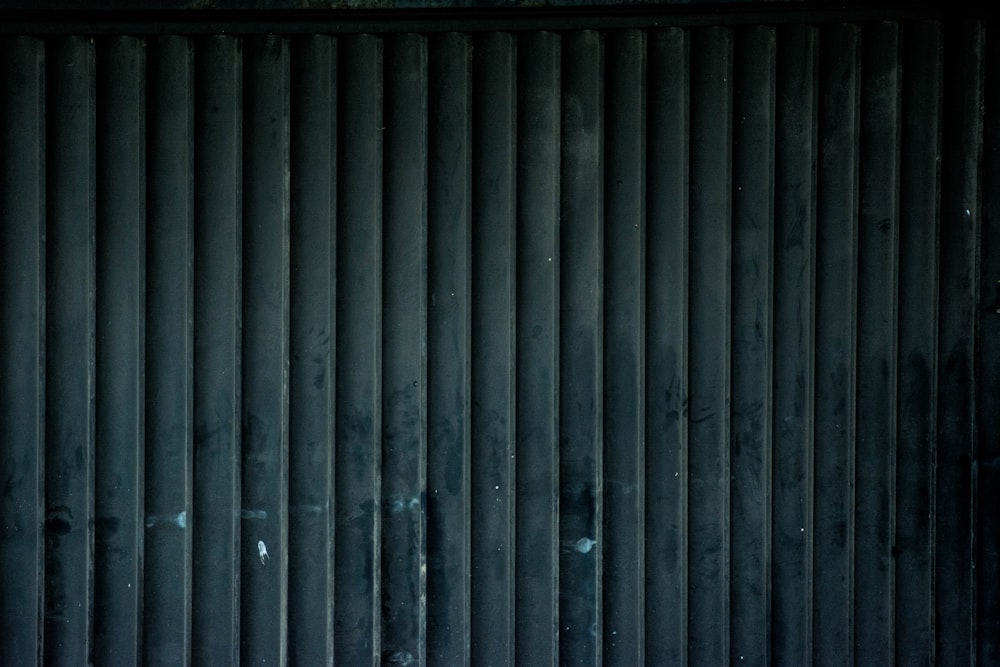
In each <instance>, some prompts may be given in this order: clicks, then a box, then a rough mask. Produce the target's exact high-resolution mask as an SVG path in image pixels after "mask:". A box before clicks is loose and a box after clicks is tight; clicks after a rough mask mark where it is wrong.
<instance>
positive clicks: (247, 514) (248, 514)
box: [240, 510, 267, 519]
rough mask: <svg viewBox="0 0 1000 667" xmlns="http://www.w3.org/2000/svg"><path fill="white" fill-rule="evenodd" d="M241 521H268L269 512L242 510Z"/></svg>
mask: <svg viewBox="0 0 1000 667" xmlns="http://www.w3.org/2000/svg"><path fill="white" fill-rule="evenodd" d="M240 518H241V519H266V518H267V512H266V511H265V510H240Z"/></svg>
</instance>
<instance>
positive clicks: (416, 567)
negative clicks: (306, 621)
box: [377, 35, 428, 664]
mask: <svg viewBox="0 0 1000 667" xmlns="http://www.w3.org/2000/svg"><path fill="white" fill-rule="evenodd" d="M384 71H385V106H384V111H383V114H384V115H383V123H384V125H385V130H384V136H385V144H384V146H385V149H384V151H385V152H384V167H383V174H384V181H383V192H384V194H383V201H384V207H385V208H384V217H383V251H382V276H383V278H382V285H383V287H382V290H383V297H382V304H383V315H382V337H381V343H382V392H381V394H382V424H383V425H382V437H383V441H382V493H381V499H380V500H381V512H382V558H381V573H382V600H381V612H382V625H383V630H382V633H383V634H382V642H383V645H382V652H381V660H382V661H383V662H388V663H402V664H410V663H412V662H416V663H418V664H423V663H424V662H425V661H426V639H427V637H426V634H427V590H426V584H427V582H426V579H427V526H426V518H425V517H426V508H427V468H426V466H427V297H428V294H427V40H426V38H425V37H424V36H422V35H405V36H394V37H392V38H387V40H386V48H385V70H384ZM377 500H378V498H377Z"/></svg>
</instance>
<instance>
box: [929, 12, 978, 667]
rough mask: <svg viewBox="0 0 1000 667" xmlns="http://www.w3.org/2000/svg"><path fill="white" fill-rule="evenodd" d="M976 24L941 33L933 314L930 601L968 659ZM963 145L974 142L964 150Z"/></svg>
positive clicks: (949, 638)
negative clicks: (935, 358)
mask: <svg viewBox="0 0 1000 667" xmlns="http://www.w3.org/2000/svg"><path fill="white" fill-rule="evenodd" d="M983 33H984V31H983V26H982V25H981V24H980V23H977V22H971V21H970V22H954V23H952V24H951V25H949V28H948V30H947V31H946V34H945V45H944V48H945V52H944V58H945V64H944V67H945V70H944V75H945V78H944V100H945V104H944V110H943V112H944V119H945V127H944V137H943V140H942V144H941V145H942V152H941V160H942V163H941V164H942V177H943V178H942V183H941V203H940V206H941V236H940V239H939V252H940V259H939V261H940V267H941V273H940V285H939V290H940V293H939V299H940V310H939V317H938V393H937V400H938V405H937V410H938V421H937V466H936V475H937V476H936V479H935V483H936V488H935V512H936V515H935V522H936V526H935V532H936V535H935V543H936V546H937V547H938V548H937V549H936V550H935V570H936V571H935V587H936V588H935V605H936V613H935V620H936V634H937V651H938V653H937V655H936V656H935V657H936V658H937V660H938V662H939V663H940V664H942V665H957V664H972V663H974V661H975V653H976V636H975V599H976V595H975V590H974V582H975V573H974V572H973V568H974V567H975V562H974V560H973V554H974V549H975V545H974V537H973V528H974V526H973V524H972V513H973V511H974V503H973V499H974V498H975V482H976V480H975V477H974V476H973V473H972V463H973V461H972V456H973V455H974V454H975V452H976V449H975V448H976V442H975V436H976V433H975V428H974V426H975V423H976V405H975V382H976V371H975V346H976V338H975V337H976V333H977V332H976V328H975V326H976V320H977V311H978V309H979V306H980V304H979V294H978V289H977V288H978V286H979V274H978V264H977V259H978V254H979V248H978V242H979V235H980V224H981V219H980V215H981V210H980V206H981V200H980V187H981V186H980V178H981V173H980V168H981V164H980V163H981V160H982V137H983V134H982V133H983V119H982V104H983V95H982V86H983V75H984V73H983V60H982V58H983V48H984V46H983V45H984V34H983ZM966 147H973V148H971V149H966Z"/></svg>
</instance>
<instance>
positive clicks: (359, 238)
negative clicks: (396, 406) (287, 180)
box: [334, 35, 384, 665]
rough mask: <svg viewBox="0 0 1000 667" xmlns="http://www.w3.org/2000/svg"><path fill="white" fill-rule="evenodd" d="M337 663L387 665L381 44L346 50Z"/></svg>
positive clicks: (355, 42)
mask: <svg viewBox="0 0 1000 667" xmlns="http://www.w3.org/2000/svg"><path fill="white" fill-rule="evenodd" d="M337 59H338V64H339V66H340V76H338V77H337V83H338V85H339V89H338V93H337V99H338V105H339V106H338V110H337V118H338V125H337V145H338V148H339V150H338V152H337V192H338V196H337V339H336V346H337V359H336V368H337V386H336V407H335V412H336V442H337V454H336V462H335V465H334V467H335V470H336V513H337V519H336V542H335V551H336V554H337V558H336V563H335V571H334V579H335V580H334V596H335V599H336V601H337V604H336V606H335V609H334V633H335V637H334V642H335V647H334V650H335V656H334V657H335V661H336V662H341V663H343V664H348V665H366V664H370V665H375V664H377V663H378V662H379V661H380V660H381V657H382V655H381V654H382V623H381V612H382V600H381V584H380V579H381V574H380V572H381V508H380V500H381V497H382V488H381V487H382V480H381V468H382V409H381V408H382V399H381V394H382V387H381V377H382V136H383V132H384V128H383V124H384V123H383V120H382V41H381V40H380V39H379V38H377V37H373V36H370V35H360V36H357V37H349V38H345V39H344V40H342V41H340V42H339V51H338V55H337Z"/></svg>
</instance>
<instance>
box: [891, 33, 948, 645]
mask: <svg viewBox="0 0 1000 667" xmlns="http://www.w3.org/2000/svg"><path fill="white" fill-rule="evenodd" d="M902 44H903V45H902V50H903V54H902V58H903V65H902V67H903V77H902V98H903V99H902V119H903V121H902V128H901V133H902V135H901V139H900V151H901V152H900V175H899V179H900V183H899V187H900V195H899V198H900V204H899V208H900V210H899V273H898V287H897V290H898V292H897V295H898V305H897V317H898V324H897V327H898V333H897V360H896V364H897V379H896V383H897V384H896V386H897V390H896V401H897V402H896V406H895V409H896V414H897V416H896V422H897V424H898V428H897V431H896V437H897V442H896V451H897V464H896V475H895V480H894V484H895V489H896V494H895V504H896V526H895V528H896V531H895V535H894V537H893V554H894V556H895V563H896V568H895V580H896V585H895V591H896V596H895V618H894V620H893V630H894V634H895V637H896V642H895V652H896V660H897V661H898V662H899V663H900V664H907V665H916V664H932V663H933V662H934V632H933V627H934V604H933V603H934V590H933V589H934V566H933V563H934V522H933V506H932V505H931V503H932V499H933V497H934V495H933V491H934V489H933V484H934V442H935V439H936V430H937V426H936V423H935V421H936V420H935V412H936V406H935V396H936V395H937V386H936V383H937V380H936V376H937V372H936V358H935V357H936V353H937V345H936V338H937V326H936V322H937V317H938V305H937V298H936V295H937V290H938V279H939V266H938V257H937V239H938V234H939V212H938V197H939V193H940V190H941V164H940V162H939V161H938V159H937V156H938V155H939V154H940V150H941V145H940V142H941V138H940V137H941V94H942V90H943V81H942V68H941V65H942V60H941V58H942V45H943V42H942V38H941V28H940V26H939V25H937V24H935V23H929V22H928V23H921V24H917V25H911V26H904V27H903V30H902ZM918 72H919V74H917V73H918Z"/></svg>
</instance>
